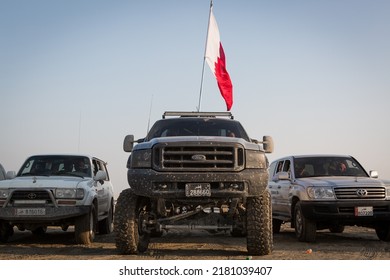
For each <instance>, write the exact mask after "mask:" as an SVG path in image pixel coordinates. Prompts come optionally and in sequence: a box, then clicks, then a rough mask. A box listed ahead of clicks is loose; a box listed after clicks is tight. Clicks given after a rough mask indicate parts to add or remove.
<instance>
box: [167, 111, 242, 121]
mask: <svg viewBox="0 0 390 280" xmlns="http://www.w3.org/2000/svg"><path fill="white" fill-rule="evenodd" d="M165 117H210V118H215V117H228V118H230V119H234V117H233V115H232V113H231V112H180V111H168V112H164V114H163V116H162V118H163V119H165Z"/></svg>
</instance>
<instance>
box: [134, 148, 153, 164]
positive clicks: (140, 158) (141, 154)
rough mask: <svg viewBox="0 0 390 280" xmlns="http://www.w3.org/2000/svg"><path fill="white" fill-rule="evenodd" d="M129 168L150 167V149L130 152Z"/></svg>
mask: <svg viewBox="0 0 390 280" xmlns="http://www.w3.org/2000/svg"><path fill="white" fill-rule="evenodd" d="M130 167H131V168H151V167H152V150H137V151H133V152H132V153H131V165H130Z"/></svg>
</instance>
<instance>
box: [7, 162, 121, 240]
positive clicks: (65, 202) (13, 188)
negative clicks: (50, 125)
mask: <svg viewBox="0 0 390 280" xmlns="http://www.w3.org/2000/svg"><path fill="white" fill-rule="evenodd" d="M113 208H114V199H113V187H112V184H111V182H110V178H109V175H108V171H107V168H106V163H105V162H103V161H102V160H100V159H98V158H95V157H89V156H84V155H35V156H31V157H29V158H28V159H27V160H26V161H25V162H24V164H23V165H22V167H21V168H20V170H19V172H18V173H17V175H16V177H15V178H13V179H11V180H3V181H0V242H6V241H7V240H8V238H9V237H10V236H11V235H12V234H13V228H14V226H16V227H17V228H18V229H19V230H31V231H32V233H33V234H38V235H40V234H44V233H45V232H46V228H47V226H60V227H61V228H62V229H63V230H64V231H66V230H67V229H68V227H69V226H70V225H74V226H75V239H76V242H77V243H80V244H90V243H91V242H92V241H93V239H94V237H95V233H96V232H99V233H100V234H106V233H110V232H112V231H113Z"/></svg>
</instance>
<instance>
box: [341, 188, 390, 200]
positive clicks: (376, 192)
mask: <svg viewBox="0 0 390 280" xmlns="http://www.w3.org/2000/svg"><path fill="white" fill-rule="evenodd" d="M334 191H335V194H336V198H337V199H384V198H385V197H386V190H385V188H380V187H377V188H365V187H361V188H335V189H334Z"/></svg>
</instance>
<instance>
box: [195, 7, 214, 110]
mask: <svg viewBox="0 0 390 280" xmlns="http://www.w3.org/2000/svg"><path fill="white" fill-rule="evenodd" d="M212 7H213V0H210V11H209V20H208V23H207V34H206V44H205V47H204V55H203V66H202V77H201V79H200V91H199V103H198V107H197V110H198V112H199V111H200V104H201V101H202V90H203V78H204V66H205V62H206V51H207V38H208V37H209V28H210V16H211V8H212Z"/></svg>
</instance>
